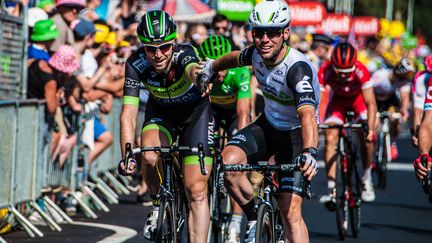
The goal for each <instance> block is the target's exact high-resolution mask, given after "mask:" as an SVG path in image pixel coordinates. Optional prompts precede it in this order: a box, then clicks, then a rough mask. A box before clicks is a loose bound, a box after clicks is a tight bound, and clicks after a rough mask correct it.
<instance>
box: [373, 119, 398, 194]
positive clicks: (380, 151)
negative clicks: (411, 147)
mask: <svg viewBox="0 0 432 243" xmlns="http://www.w3.org/2000/svg"><path fill="white" fill-rule="evenodd" d="M400 117H401V115H400V113H397V112H388V111H383V112H381V113H380V114H379V119H380V121H381V124H382V125H381V131H380V134H379V137H378V148H377V152H376V167H375V168H376V172H377V176H378V187H379V188H382V189H385V187H386V185H387V164H388V163H390V162H391V160H392V158H391V139H390V121H392V120H398V119H400Z"/></svg>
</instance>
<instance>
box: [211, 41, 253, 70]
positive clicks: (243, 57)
mask: <svg viewBox="0 0 432 243" xmlns="http://www.w3.org/2000/svg"><path fill="white" fill-rule="evenodd" d="M254 50H255V47H253V46H251V47H248V48H246V49H244V50H243V51H232V52H230V53H228V54H226V55H225V56H222V57H220V58H218V59H217V60H215V61H214V62H213V66H212V68H213V71H214V72H219V71H222V70H226V69H232V68H236V67H241V66H248V65H252V54H253V52H254Z"/></svg>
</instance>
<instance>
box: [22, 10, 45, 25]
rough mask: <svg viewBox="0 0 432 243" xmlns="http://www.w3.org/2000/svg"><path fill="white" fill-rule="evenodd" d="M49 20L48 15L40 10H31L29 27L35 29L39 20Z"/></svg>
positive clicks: (28, 19)
mask: <svg viewBox="0 0 432 243" xmlns="http://www.w3.org/2000/svg"><path fill="white" fill-rule="evenodd" d="M44 19H48V14H47V13H46V12H45V11H43V10H42V9H40V8H29V10H28V14H27V23H28V26H30V27H31V28H33V26H34V25H35V23H36V22H38V21H39V20H44Z"/></svg>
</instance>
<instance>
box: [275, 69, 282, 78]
mask: <svg viewBox="0 0 432 243" xmlns="http://www.w3.org/2000/svg"><path fill="white" fill-rule="evenodd" d="M274 73H275V74H276V75H277V76H279V77H283V76H284V75H283V72H282V71H281V70H279V69H278V70H276V71H275V72H274Z"/></svg>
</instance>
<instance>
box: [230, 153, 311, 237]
mask: <svg viewBox="0 0 432 243" xmlns="http://www.w3.org/2000/svg"><path fill="white" fill-rule="evenodd" d="M223 170H224V171H241V172H243V171H260V172H263V175H264V179H263V182H262V183H263V187H262V188H264V189H263V193H259V195H261V194H263V196H258V202H257V204H256V206H255V208H256V209H257V212H258V216H257V224H256V227H257V228H256V232H255V240H256V242H257V243H275V242H280V241H283V240H284V232H283V224H282V221H281V218H280V215H279V211H278V209H277V206H276V205H275V201H276V200H274V199H275V198H274V197H275V196H277V195H275V193H276V192H277V191H278V188H277V186H276V185H275V184H274V182H273V175H272V172H293V171H295V170H298V167H297V165H295V164H282V165H269V164H268V162H267V161H262V162H258V164H232V165H223ZM308 185H309V184H306V185H305V188H303V189H304V191H305V194H308V193H310V192H309V190H308V189H309V186H308Z"/></svg>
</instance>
